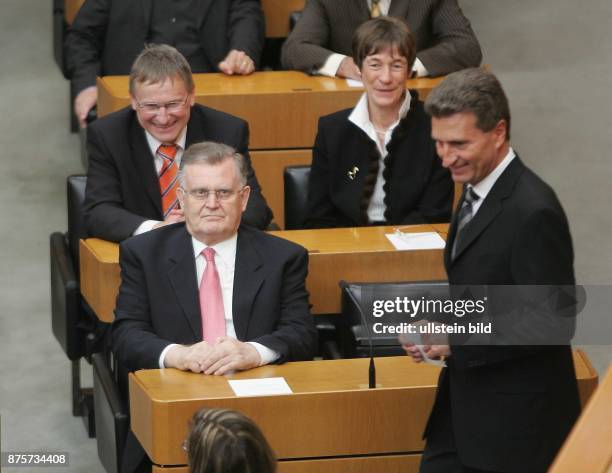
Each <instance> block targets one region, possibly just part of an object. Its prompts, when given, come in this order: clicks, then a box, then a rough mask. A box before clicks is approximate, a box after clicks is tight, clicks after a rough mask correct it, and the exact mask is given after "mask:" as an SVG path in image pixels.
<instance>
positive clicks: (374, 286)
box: [338, 281, 449, 358]
mask: <svg viewBox="0 0 612 473" xmlns="http://www.w3.org/2000/svg"><path fill="white" fill-rule="evenodd" d="M347 291H351V293H352V294H353V296H354V297H355V299H356V300H357V302H358V303H359V305H360V306H361V310H362V312H363V315H364V317H365V320H366V323H367V324H368V326H369V327H370V330H368V328H366V327H365V326H364V324H363V321H362V317H361V315H360V313H359V308H358V307H357V306H356V305H355V303H354V302H353V300H352V298H351V297H349V295H348V294H347ZM448 294H449V286H448V282H447V281H415V282H389V283H359V282H357V283H347V288H346V289H345V290H343V291H342V315H341V317H340V324H339V327H338V329H339V331H340V349H341V352H342V355H343V357H344V358H365V357H368V356H370V345H369V337H370V336H371V338H372V345H373V353H374V356H397V355H403V354H404V350H403V349H402V347H401V345H400V343H399V341H398V335H395V334H381V333H374V331H373V330H372V329H371V328H372V326H373V324H374V323H383V324H385V325H387V326H388V325H390V324H400V323H404V322H414V321H416V320H418V319H419V318H438V317H439V316H440V314H438V313H435V312H431V311H430V312H429V313H427V314H420V316H419V315H417V316H416V317H414V318H413V317H410V315H407V314H405V313H399V314H385V315H383V316H380V317H374V314H373V312H374V310H373V309H374V307H373V304H374V301H387V300H389V301H395V300H396V298H397V297H399V298H400V299H401V300H403V299H404V297H406V298H408V299H412V300H415V301H418V300H422V298H424V299H425V300H445V299H447V298H448Z"/></svg>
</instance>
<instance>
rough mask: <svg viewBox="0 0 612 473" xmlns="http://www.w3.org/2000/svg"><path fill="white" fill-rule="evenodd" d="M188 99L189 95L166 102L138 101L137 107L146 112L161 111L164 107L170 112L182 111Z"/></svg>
mask: <svg viewBox="0 0 612 473" xmlns="http://www.w3.org/2000/svg"><path fill="white" fill-rule="evenodd" d="M188 99H189V95H188V96H187V97H185V98H184V99H183V100H173V101H172V102H166V103H154V102H151V103H140V102H136V108H138V109H139V110H142V111H143V112H145V113H149V114H155V113H159V112H160V111H161V109H162V108H165V109H166V112H168V113H173V112H180V111H181V110H182V109H183V107H184V106H185V104H186V103H187V100H188Z"/></svg>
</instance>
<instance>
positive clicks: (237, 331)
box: [112, 142, 317, 472]
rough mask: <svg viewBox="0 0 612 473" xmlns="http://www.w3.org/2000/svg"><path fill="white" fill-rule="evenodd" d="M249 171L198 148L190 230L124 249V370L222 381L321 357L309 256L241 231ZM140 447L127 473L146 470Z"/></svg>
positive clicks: (235, 157)
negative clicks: (188, 374) (184, 373)
mask: <svg viewBox="0 0 612 473" xmlns="http://www.w3.org/2000/svg"><path fill="white" fill-rule="evenodd" d="M247 169H248V163H247V162H246V160H245V159H244V157H243V156H242V155H241V154H240V153H236V152H235V150H234V149H233V148H231V147H229V146H227V145H222V144H219V143H213V142H204V143H198V144H195V145H192V146H191V147H189V148H188V149H187V151H186V152H185V153H184V155H183V157H182V160H181V166H180V171H179V174H178V189H177V195H178V199H179V203H180V207H181V209H182V212H183V215H184V218H185V222H184V223H182V222H181V223H177V224H174V225H167V226H164V228H162V229H160V230H157V231H154V232H149V233H147V234H144V235H139V236H136V237H134V238H130V239H128V240H126V241H124V242H123V243H121V246H120V257H119V263H120V266H121V286H120V288H119V295H118V297H117V306H116V310H115V321H114V323H113V328H112V349H113V352H114V354H115V356H116V358H117V360H118V362H119V366H120V367H121V368H122V369H123V370H127V371H133V370H138V369H143V368H144V369H147V368H177V369H181V370H186V371H192V372H195V373H203V374H205V375H223V374H226V373H230V372H233V371H236V370H245V369H250V368H254V367H256V366H261V365H264V364H268V363H281V362H284V361H292V360H308V359H312V357H313V356H314V354H315V350H316V338H317V335H316V330H315V328H314V324H313V320H312V316H311V315H310V311H309V304H308V293H307V291H306V286H305V279H306V273H307V269H308V254H307V252H306V250H305V249H304V248H302V247H301V246H299V245H296V244H294V243H291V242H289V241H287V240H283V239H281V238H278V237H274V236H272V235H269V234H267V233H265V232H262V231H259V230H256V229H253V228H252V227H248V226H244V225H241V217H242V213H243V212H244V211H245V209H246V208H247V205H248V201H249V199H250V194H251V188H250V187H249V185H248V183H247ZM135 442H136V440H135V438H134V437H133V436H132V435H130V436H129V437H128V444H127V446H126V450H125V451H126V455H125V458H124V468H123V469H122V471H127V472H132V471H145V470H142V469H141V467H140V466H139V465H142V463H141V462H143V461H144V462H145V463H146V461H147V460H146V458H145V457H144V451H142V450H141V449H139V447H138V444H137V443H135ZM139 452H140V454H138V453H139Z"/></svg>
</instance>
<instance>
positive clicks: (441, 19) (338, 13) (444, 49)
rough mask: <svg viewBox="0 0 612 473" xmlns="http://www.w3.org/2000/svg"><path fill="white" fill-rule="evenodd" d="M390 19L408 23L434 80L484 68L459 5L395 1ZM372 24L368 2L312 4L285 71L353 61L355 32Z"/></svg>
mask: <svg viewBox="0 0 612 473" xmlns="http://www.w3.org/2000/svg"><path fill="white" fill-rule="evenodd" d="M389 15H390V16H396V17H400V18H404V19H406V21H407V22H408V24H409V25H410V29H411V31H412V33H413V34H414V36H415V39H416V45H417V57H418V58H419V59H420V61H421V62H422V63H423V65H424V66H425V67H426V69H427V71H428V72H429V75H430V76H439V75H445V74H448V73H450V72H454V71H457V70H459V69H464V68H466V67H475V66H478V65H479V64H480V61H481V59H482V53H481V51H480V45H479V44H478V40H477V39H476V36H475V35H474V31H472V27H471V26H470V22H469V21H468V19H467V18H466V17H465V16H464V15H463V12H462V11H461V8H459V5H458V4H457V0H392V1H391V7H390V8H389ZM369 19H370V11H369V9H368V4H367V2H366V0H309V1H308V2H306V6H305V7H304V10H303V11H302V16H301V18H300V20H299V21H298V23H297V24H296V25H295V28H294V29H293V31H292V32H291V34H290V35H289V37H288V38H287V41H286V42H285V44H284V46H283V49H282V54H281V62H282V65H283V67H285V68H286V69H297V70H300V71H304V72H308V73H313V72H315V71H317V70H318V69H320V68H321V67H322V66H323V64H324V63H325V61H326V60H327V58H328V57H329V56H330V54H332V53H340V54H345V55H347V56H350V55H351V51H352V38H353V33H354V32H355V30H356V29H357V27H358V26H359V25H360V24H361V23H363V22H364V21H366V20H369Z"/></svg>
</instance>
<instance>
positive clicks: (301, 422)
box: [130, 357, 439, 465]
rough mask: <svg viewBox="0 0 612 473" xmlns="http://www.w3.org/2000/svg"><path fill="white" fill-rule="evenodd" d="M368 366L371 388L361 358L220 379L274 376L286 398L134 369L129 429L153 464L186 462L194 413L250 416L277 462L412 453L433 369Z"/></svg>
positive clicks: (391, 362) (396, 363) (215, 380)
mask: <svg viewBox="0 0 612 473" xmlns="http://www.w3.org/2000/svg"><path fill="white" fill-rule="evenodd" d="M376 367H377V381H378V384H379V387H380V388H379V389H375V390H370V389H367V378H368V360H367V359H355V360H329V361H314V362H298V363H286V364H284V365H278V366H276V365H271V366H265V367H261V368H256V369H254V370H251V371H248V372H243V373H238V374H235V375H232V376H228V377H227V378H230V379H250V378H267V377H273V376H282V377H284V378H285V379H286V381H287V383H288V384H289V386H290V387H291V389H292V391H293V393H294V394H292V395H279V396H262V397H236V396H235V395H234V393H233V391H232V390H231V388H230V387H229V385H228V383H227V380H226V378H225V377H214V376H202V375H198V374H193V373H186V372H180V371H177V370H170V369H167V370H145V371H138V372H136V373H134V374H132V375H130V405H131V406H132V407H131V422H132V430H133V431H134V433H135V435H136V437H137V438H138V439H139V441H140V442H141V443H142V445H143V447H144V449H145V451H146V452H147V453H148V455H149V456H150V458H151V459H152V460H153V462H154V463H156V464H158V465H181V464H184V463H186V458H185V453H184V451H183V450H182V449H181V443H182V441H183V440H184V439H185V438H186V436H187V426H188V421H189V419H190V418H191V416H192V415H193V413H194V412H195V411H196V410H198V409H200V408H202V407H225V408H229V409H235V410H238V411H240V412H242V413H244V414H245V415H247V416H249V417H250V418H252V419H253V420H254V421H255V422H256V423H257V424H258V425H259V427H260V428H261V429H262V432H263V433H264V435H265V436H266V438H267V439H268V441H269V443H270V445H271V447H272V448H273V449H274V451H275V453H276V455H277V457H278V458H279V460H290V459H303V458H325V457H331V456H339V455H342V456H351V455H370V454H374V453H378V454H381V453H389V454H393V453H396V454H397V453H402V454H414V453H418V452H420V451H421V450H422V449H423V444H424V443H423V440H422V439H421V436H422V431H423V428H424V426H425V422H426V421H427V417H428V415H429V412H430V410H431V406H432V404H433V399H434V394H435V389H436V385H437V381H438V375H439V369H438V368H437V367H432V366H426V365H417V364H415V363H412V362H411V361H410V360H409V359H407V358H406V357H391V358H379V359H377V361H376ZM295 426H300V428H296V427H295ZM398 432H402V435H398V434H397V433H398Z"/></svg>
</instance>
